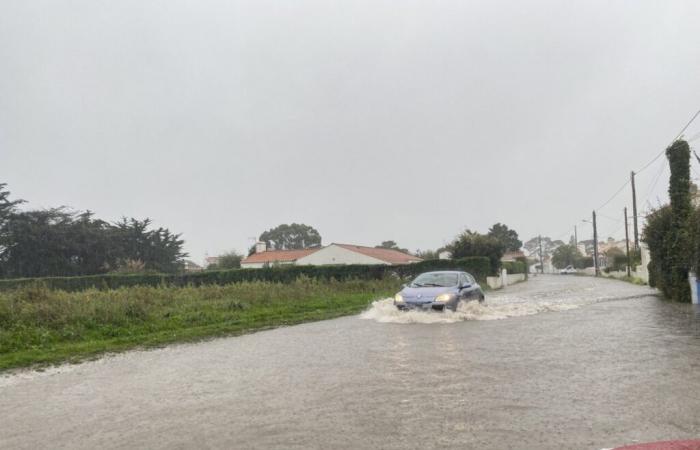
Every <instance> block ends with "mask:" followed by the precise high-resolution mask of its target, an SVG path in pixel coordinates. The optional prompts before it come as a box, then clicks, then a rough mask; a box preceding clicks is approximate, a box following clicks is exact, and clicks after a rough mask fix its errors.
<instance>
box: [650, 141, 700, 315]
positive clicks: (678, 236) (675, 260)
mask: <svg viewBox="0 0 700 450" xmlns="http://www.w3.org/2000/svg"><path fill="white" fill-rule="evenodd" d="M666 157H667V158H668V162H669V166H670V168H671V176H670V178H669V187H668V195H669V198H670V203H669V204H668V205H664V206H661V207H659V208H658V209H656V210H654V211H652V212H651V213H650V214H649V215H647V225H646V227H645V229H644V232H643V235H642V240H643V241H644V242H646V243H647V245H648V246H649V253H650V254H651V263H649V285H650V286H652V287H658V288H659V289H660V290H661V292H662V293H663V294H664V296H665V297H666V298H668V299H671V300H674V301H679V302H690V300H691V299H690V286H689V283H688V273H689V272H691V271H694V272H696V273H697V272H698V269H699V268H700V251H699V250H698V249H700V226H699V224H700V208H697V207H696V206H694V205H693V203H692V201H691V189H697V187H695V186H694V185H691V183H690V147H689V146H688V143H687V142H686V141H684V140H678V141H675V142H674V143H673V144H672V145H671V146H670V147H668V148H667V149H666Z"/></svg>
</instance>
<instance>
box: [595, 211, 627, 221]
mask: <svg viewBox="0 0 700 450" xmlns="http://www.w3.org/2000/svg"><path fill="white" fill-rule="evenodd" d="M598 217H602V218H604V219H608V220H612V221H613V222H618V223H619V222H622V219H616V218H614V217H610V216H606V215H605V214H601V213H598Z"/></svg>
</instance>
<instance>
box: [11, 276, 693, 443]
mask: <svg viewBox="0 0 700 450" xmlns="http://www.w3.org/2000/svg"><path fill="white" fill-rule="evenodd" d="M653 294H654V291H653V290H650V289H649V288H648V287H644V286H634V285H631V284H627V283H623V282H619V281H613V280H604V279H593V278H588V277H566V276H549V277H546V276H545V277H537V278H534V279H531V281H529V282H527V283H522V284H519V285H515V286H511V287H508V288H506V289H504V290H502V291H499V292H496V293H491V294H490V295H488V294H487V305H486V306H485V307H479V306H478V305H471V306H469V307H467V308H462V309H460V310H459V311H457V312H455V313H449V314H444V315H439V314H436V313H421V312H416V313H408V314H398V313H396V312H395V311H394V310H393V308H390V307H389V305H388V304H387V302H386V301H378V302H376V303H375V304H374V305H373V306H372V307H371V308H369V309H368V310H367V311H366V312H365V313H363V314H362V315H360V316H354V317H346V318H341V319H336V320H329V321H324V322H317V323H310V324H304V325H299V326H293V327H288V328H280V329H276V330H271V331H265V332H260V333H256V334H251V335H247V336H241V337H236V338H226V339H217V340H213V341H210V342H204V343H200V344H187V345H177V346H171V347H168V348H164V349H159V350H154V351H139V352H130V353H125V354H120V355H117V356H113V357H108V358H104V359H101V360H98V361H94V362H88V363H84V364H80V365H75V366H62V367H60V368H58V369H52V370H48V371H46V372H43V373H37V372H22V373H19V374H14V375H10V376H4V377H0V417H1V418H2V420H1V421H0V448H13V449H15V448H26V449H34V448H85V449H88V448H90V449H91V448H134V447H138V448H151V449H156V448H241V449H249V448H250V449H263V448H275V449H308V448H319V449H321V448H323V449H328V448H353V449H354V448H367V449H370V448H371V449H374V448H383V449H402V448H415V449H428V448H478V449H511V448H512V449H569V448H571V449H601V448H611V447H615V446H620V445H623V444H629V443H634V442H640V441H642V442H643V441H653V440H666V439H689V438H697V437H698V436H700V317H699V316H698V315H697V314H696V313H695V310H694V309H693V308H692V306H690V305H676V304H669V303H666V302H663V301H660V300H659V299H658V298H656V297H655V296H654V295H653Z"/></svg>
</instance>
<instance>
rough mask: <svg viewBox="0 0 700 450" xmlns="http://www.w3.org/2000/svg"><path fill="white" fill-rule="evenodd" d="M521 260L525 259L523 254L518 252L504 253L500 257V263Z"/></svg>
mask: <svg viewBox="0 0 700 450" xmlns="http://www.w3.org/2000/svg"><path fill="white" fill-rule="evenodd" d="M522 258H525V253H523V252H521V251H520V250H518V251H515V252H505V253H504V254H503V256H501V262H514V261H518V259H522Z"/></svg>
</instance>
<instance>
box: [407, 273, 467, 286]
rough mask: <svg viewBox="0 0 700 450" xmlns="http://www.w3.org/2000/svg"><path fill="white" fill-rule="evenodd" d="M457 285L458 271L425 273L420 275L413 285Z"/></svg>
mask: <svg viewBox="0 0 700 450" xmlns="http://www.w3.org/2000/svg"><path fill="white" fill-rule="evenodd" d="M449 286H457V274H456V273H442V272H434V273H424V274H421V275H419V276H418V277H417V278H416V279H415V280H413V282H411V287H449Z"/></svg>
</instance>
